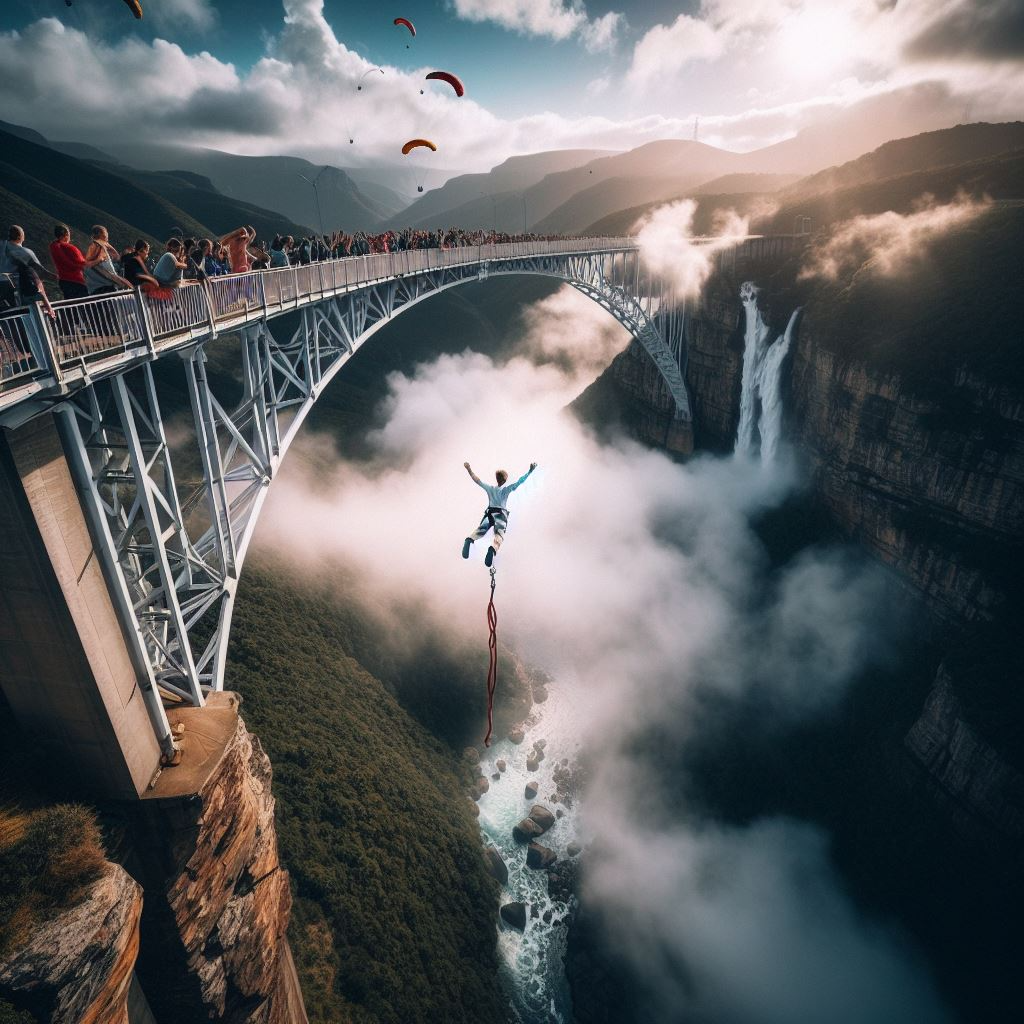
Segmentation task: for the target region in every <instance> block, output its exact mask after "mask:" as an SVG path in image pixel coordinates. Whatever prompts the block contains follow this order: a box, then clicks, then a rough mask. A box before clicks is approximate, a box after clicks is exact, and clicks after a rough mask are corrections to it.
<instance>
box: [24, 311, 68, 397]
mask: <svg viewBox="0 0 1024 1024" xmlns="http://www.w3.org/2000/svg"><path fill="white" fill-rule="evenodd" d="M39 306H40V303H38V302H33V303H32V304H31V305H30V306H29V310H30V312H29V319H28V326H29V332H28V334H29V338H28V343H29V347H30V348H31V350H32V355H33V356H34V357H35V360H36V365H38V366H45V367H46V368H47V369H48V370H49V371H50V376H52V377H53V382H54V384H56V385H57V387H58V388H60V390H61V391H64V390H65V384H64V373H63V371H62V370H61V368H60V357H59V356H58V354H57V344H56V342H55V341H54V338H53V335H52V333H51V332H50V325H49V324H48V323H47V322H46V321H47V320H48V319H49V318H48V317H45V316H43V311H42V310H41V309H40V308H39Z"/></svg>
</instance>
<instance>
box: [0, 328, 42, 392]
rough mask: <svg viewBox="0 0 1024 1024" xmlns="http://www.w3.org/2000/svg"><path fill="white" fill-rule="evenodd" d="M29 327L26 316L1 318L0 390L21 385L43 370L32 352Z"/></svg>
mask: <svg viewBox="0 0 1024 1024" xmlns="http://www.w3.org/2000/svg"><path fill="white" fill-rule="evenodd" d="M28 327H29V322H28V317H27V316H26V315H24V314H20V313H11V314H8V315H6V316H0V390H2V389H3V388H4V387H5V386H9V385H18V384H21V383H22V382H24V381H25V380H27V379H29V378H30V377H31V376H32V375H33V374H36V373H38V372H39V370H40V369H41V367H40V366H39V363H38V362H37V361H36V357H35V353H34V352H33V351H32V344H31V341H30V340H29V338H30V336H29V331H28Z"/></svg>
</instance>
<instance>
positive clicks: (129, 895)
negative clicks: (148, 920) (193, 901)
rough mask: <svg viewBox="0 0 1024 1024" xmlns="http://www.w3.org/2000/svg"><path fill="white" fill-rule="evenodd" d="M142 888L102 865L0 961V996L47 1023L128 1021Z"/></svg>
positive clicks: (121, 872) (124, 874)
mask: <svg viewBox="0 0 1024 1024" xmlns="http://www.w3.org/2000/svg"><path fill="white" fill-rule="evenodd" d="M141 914H142V889H141V887H140V886H139V885H138V884H137V883H136V882H135V881H134V880H133V879H132V878H131V876H130V875H129V874H128V873H127V872H126V871H125V870H124V869H123V868H121V867H119V866H118V865H116V864H108V865H107V867H106V870H105V871H104V872H103V874H102V875H101V877H100V878H99V879H98V880H97V881H96V882H94V883H93V884H92V885H91V886H90V887H89V890H88V892H87V893H86V895H85V898H84V899H82V900H81V901H80V902H78V903H77V904H76V905H75V906H73V907H71V908H70V909H68V910H66V911H65V912H64V913H61V914H57V915H56V916H53V917H50V918H48V919H47V920H45V921H43V922H42V923H41V924H39V925H38V926H36V927H35V928H34V929H33V931H32V935H31V938H30V939H29V941H28V942H27V944H25V945H24V946H22V947H21V948H19V949H16V950H14V951H12V952H11V953H10V954H9V955H8V957H7V958H5V959H3V960H0V995H3V996H5V997H7V998H10V999H11V1000H13V1001H15V1003H16V1005H18V1006H24V1007H26V1008H27V1009H29V1010H30V1011H31V1012H32V1013H33V1014H34V1016H35V1017H36V1018H37V1019H39V1020H41V1021H50V1022H52V1024H128V990H129V988H130V986H131V981H132V970H133V969H134V967H135V958H136V956H137V954H138V951H139V918H140V916H141Z"/></svg>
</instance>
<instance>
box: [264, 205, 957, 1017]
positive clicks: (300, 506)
mask: <svg viewBox="0 0 1024 1024" xmlns="http://www.w3.org/2000/svg"><path fill="white" fill-rule="evenodd" d="M683 215H684V216H685V211H684V213H683ZM698 276H699V275H698ZM627 342H628V336H627V335H626V334H625V333H624V331H623V329H622V328H621V327H619V326H618V325H617V324H615V323H614V322H613V321H612V320H611V318H610V317H608V316H607V314H605V313H604V312H603V311H602V310H601V309H600V308H599V307H597V306H596V305H594V304H593V303H591V301H590V300H589V299H586V298H585V297H584V296H582V295H579V294H578V293H576V292H575V291H573V290H572V289H570V288H568V287H565V288H563V289H562V290H561V291H559V292H558V293H557V294H556V295H555V296H553V297H552V298H550V299H547V300H544V301H543V302H541V303H538V304H536V305H535V306H533V307H531V308H530V309H529V310H528V311H527V313H526V314H525V316H524V318H523V322H522V339H521V344H520V345H519V346H518V347H517V348H516V349H515V351H514V352H513V353H512V354H511V355H510V356H509V357H508V358H506V359H504V360H502V361H500V362H499V361H496V360H495V359H493V358H492V357H490V356H488V355H484V354H482V353H479V352H474V351H472V350H467V351H465V352H462V353H460V354H457V355H445V356H441V357H439V358H437V359H435V360H433V361H431V362H428V363H424V364H422V365H419V366H417V367H416V368H415V371H414V372H412V373H411V374H401V373H396V374H393V375H392V376H391V377H389V379H388V396H387V398H386V400H385V402H384V403H383V405H382V407H381V410H380V422H381V426H380V427H379V429H377V430H376V431H375V432H373V433H372V435H371V436H370V438H369V440H370V444H371V448H372V451H373V457H372V458H371V459H369V460H368V461H367V460H364V461H360V462H353V461H347V460H346V459H344V458H342V457H340V456H338V455H337V453H336V451H334V450H333V441H331V439H329V438H326V437H324V436H315V435H314V436H306V437H305V438H304V439H302V441H301V442H300V444H301V446H303V447H305V449H306V454H307V455H312V456H315V457H313V458H302V457H299V458H295V457H294V456H293V457H292V458H291V459H290V460H289V461H288V462H287V463H286V465H285V469H284V472H283V473H282V474H281V476H280V478H279V479H278V480H277V481H276V482H275V485H274V487H273V488H272V489H271V491H270V494H269V498H268V501H267V504H266V506H265V509H264V513H263V519H262V521H261V525H260V529H259V531H258V534H257V539H256V542H257V545H258V547H260V548H262V549H263V550H264V552H266V553H267V554H269V555H272V556H273V557H275V558H278V559H282V560H284V561H286V562H287V563H288V564H290V565H292V566H295V567H299V568H304V569H305V570H306V571H308V572H310V573H313V572H316V573H320V572H323V570H324V566H325V565H331V564H335V565H341V566H344V567H346V569H348V570H352V571H353V572H354V574H355V577H356V578H357V579H358V580H359V581H360V583H359V584H358V587H357V591H356V592H355V593H354V594H350V595H349V597H350V598H352V599H358V600H363V601H366V602H367V603H368V604H372V605H373V606H375V607H377V608H379V609H383V613H384V615H385V616H386V615H387V614H388V609H391V610H392V611H393V610H395V609H398V608H400V607H401V606H402V604H403V603H404V602H408V601H409V600H410V599H415V600H417V601H420V602H422V603H423V604H424V605H425V606H426V607H427V608H428V609H429V611H430V615H431V619H432V622H433V623H435V624H436V628H437V629H439V630H440V631H442V632H443V633H445V634H446V635H447V636H448V637H449V638H450V639H451V642H452V643H464V642H466V641H475V642H477V643H479V646H480V656H481V661H480V667H481V680H480V682H481V686H483V682H484V672H485V666H486V636H485V633H484V627H483V613H484V607H485V605H486V600H487V594H488V589H489V580H488V574H487V571H486V569H485V568H484V567H483V565H482V557H483V553H484V549H485V547H486V543H487V542H486V541H484V542H481V543H479V544H477V545H476V546H475V548H474V550H473V552H472V557H471V559H470V560H469V561H464V560H463V559H462V558H461V557H460V549H461V547H462V541H463V538H464V537H465V536H466V535H467V533H468V532H470V530H472V528H473V527H475V525H476V524H477V522H479V519H480V514H481V512H482V510H483V508H484V506H485V505H486V498H485V496H484V494H483V493H482V492H481V491H480V490H479V489H478V488H477V487H475V486H474V485H473V483H472V482H471V481H470V480H469V478H468V477H467V475H466V473H465V470H464V469H463V462H465V461H469V462H470V463H471V464H472V466H473V468H474V470H475V471H476V472H477V474H478V475H479V476H481V477H482V478H485V479H486V478H493V474H494V471H495V470H496V469H498V468H503V469H506V470H507V471H508V472H509V473H510V474H511V476H512V477H513V478H514V477H516V476H518V475H519V474H521V473H523V472H525V470H526V468H527V467H528V465H529V464H530V463H531V462H537V463H539V469H538V471H537V472H536V473H535V474H534V475H533V476H532V477H531V478H530V479H529V481H527V483H526V484H525V485H524V486H523V487H521V488H520V489H519V490H518V491H517V492H516V493H515V494H513V495H512V498H511V500H510V503H509V504H510V509H511V514H510V521H509V531H508V534H507V537H506V541H505V544H504V545H503V546H502V549H501V553H500V555H499V556H498V559H497V562H496V565H497V570H498V571H497V580H498V591H497V600H498V607H499V615H500V631H501V636H502V638H503V640H504V642H505V643H507V644H510V645H511V646H512V647H513V648H514V649H515V650H516V652H517V653H518V654H519V655H520V656H521V657H522V658H524V659H525V660H526V661H528V662H530V663H532V664H534V665H537V666H539V667H540V668H542V669H544V670H545V671H547V672H548V673H550V675H551V676H552V677H553V678H554V683H553V684H552V685H557V684H558V679H559V678H560V677H562V678H569V677H571V678H573V679H574V680H576V681H577V682H578V684H579V685H581V686H582V687H583V689H584V691H585V693H586V699H585V700H583V701H581V702H580V706H579V707H578V708H577V709H575V710H576V714H575V715H574V717H573V721H572V723H571V728H572V729H574V730H575V731H576V732H577V733H578V736H579V740H580V744H581V747H582V748H583V749H584V750H585V751H586V752H587V756H588V759H589V760H590V761H591V763H592V782H591V785H590V786H589V789H588V792H587V793H586V794H585V796H584V798H583V802H582V808H583V810H582V814H583V822H584V826H585V828H586V830H587V838H588V851H587V855H586V856H587V874H586V881H585V886H586V888H585V890H584V898H585V899H587V900H588V901H589V902H593V903H594V904H595V905H596V906H597V907H598V909H599V910H600V911H601V915H602V918H603V919H606V920H607V921H608V922H609V925H610V927H612V928H613V931H612V932H611V933H610V934H612V935H614V936H615V944H616V948H618V949H619V950H620V951H621V955H622V957H623V958H624V959H627V960H629V961H630V962H631V964H632V967H633V969H634V971H635V972H636V973H637V975H638V976H639V977H640V978H642V979H643V981H644V983H645V984H646V985H647V986H648V987H649V988H650V991H651V993H652V999H653V1005H654V1006H656V1007H657V1013H658V1014H659V1016H658V1017H657V1021H665V1022H666V1024H667V1022H671V1021H678V1020H679V1019H680V1017H681V1016H682V1015H683V1014H684V1013H689V1012H697V1013H704V1014H710V1019H713V1020H724V1021H736V1022H738V1024H739V1022H750V1024H766V1022H767V1024H774V1022H779V1024H784V1022H786V1024H788V1022H792V1024H802V1022H806V1021H813V1020H830V1021H839V1022H843V1024H846V1022H849V1024H859V1022H863V1024H885V1022H887V1021H897V1020H901V1021H902V1020H910V1019H913V1020H919V1021H922V1022H927V1021H931V1020H941V1019H943V1013H942V1010H941V1007H940V1005H939V1002H938V1000H937V997H936V996H935V994H934V990H933V988H932V986H931V982H930V980H929V978H928V975H927V972H926V971H925V970H924V968H923V967H922V966H921V963H920V960H919V957H918V955H917V954H916V953H915V951H914V950H913V949H912V948H911V946H910V944H909V942H908V941H907V940H905V939H904V938H903V937H902V936H900V935H898V934H897V933H896V932H894V931H892V930H891V929H889V928H888V927H887V925H886V924H885V923H884V922H880V921H875V920H871V919H868V918H865V917H863V916H862V915H861V914H859V913H858V911H857V910H856V908H855V907H854V906H853V904H852V902H851V900H850V898H849V897H848V895H847V894H846V893H845V892H844V890H843V888H842V885H841V882H840V880H839V879H838V877H837V875H836V873H835V871H834V870H833V868H832V867H831V865H830V861H829V848H828V838H827V836H826V835H824V834H823V833H821V832H820V831H819V830H817V829H815V828H812V827H811V826H809V825H807V824H805V823H801V822H796V821H790V820H784V819H764V820H760V821H755V822H753V823H752V824H751V825H749V826H747V827H725V826H723V825H722V824H720V823H717V822H714V821H708V820H701V819H699V818H697V817H690V816H685V818H683V819H681V817H680V814H679V812H678V799H677V798H678V794H679V793H680V792H685V789H686V786H687V780H686V779H685V778H679V777H675V776H673V775H667V774H665V772H664V771H662V770H660V769H659V768H658V767H657V765H656V764H655V763H653V762H651V761H650V760H649V759H645V760H641V759H640V758H637V757H635V756H633V755H632V754H631V753H630V751H631V750H633V749H634V748H635V746H636V744H637V743H638V742H642V741H643V740H644V738H645V737H647V736H649V735H650V734H651V733H652V732H655V733H657V735H659V736H666V735H668V736H671V737H672V740H673V742H674V743H675V744H677V745H678V746H679V747H681V748H682V747H685V745H686V743H687V741H688V739H689V738H690V737H692V736H693V735H695V732H696V731H697V730H699V729H700V728H701V727H702V724H703V723H704V722H705V720H706V719H705V717H704V716H706V715H707V714H708V711H707V708H708V706H709V700H708V698H709V697H713V698H714V700H715V701H717V702H719V703H721V702H725V703H726V704H729V703H739V702H742V701H744V700H747V699H751V698H756V700H757V701H758V703H759V706H760V707H762V708H764V709H766V720H765V722H764V728H765V729H766V730H772V729H779V730H781V729H783V728H784V727H785V726H786V725H787V724H789V723H793V722H797V721H807V720H809V719H815V718H818V717H821V716H828V715H830V714H832V713H834V712H835V710H836V708H837V706H838V705H839V702H840V701H841V700H842V697H843V695H844V694H845V693H846V691H847V688H848V687H849V685H850V683H851V681H852V680H854V679H855V678H856V676H857V675H858V673H860V672H861V671H863V670H864V669H865V668H867V667H869V666H870V665H873V664H877V663H880V662H884V661H885V659H886V658H887V657H888V655H889V651H890V647H891V644H892V642H893V639H894V636H893V630H894V629H895V628H896V626H895V623H896V621H897V618H898V617H897V616H895V615H893V614H892V612H893V609H892V607H891V604H890V603H889V601H888V599H887V588H886V583H885V580H884V579H883V578H882V574H881V572H880V571H879V570H877V569H875V568H873V567H872V566H870V565H869V564H867V563H866V561H864V560H863V559H861V558H860V557H858V556H856V555H855V554H853V553H852V552H850V551H848V550H846V549H840V548H826V549H810V550H805V551H804V552H803V553H801V554H800V555H799V556H797V557H796V558H794V559H792V560H791V561H790V562H788V563H787V564H784V565H781V566H776V565H773V564H772V563H771V560H770V558H769V556H768V553H767V552H766V550H765V548H764V546H763V544H762V543H761V541H760V540H759V539H758V536H757V533H756V530H755V529H754V523H755V521H756V519H757V517H758V516H760V515H763V514H764V513H766V512H768V511H770V510H773V509H778V507H779V506H780V505H781V503H782V502H784V500H785V499H786V498H787V497H788V496H789V495H791V494H792V493H793V490H794V488H795V487H797V486H798V484H799V474H798V472H797V470H796V468H795V463H794V460H793V459H792V458H791V456H790V453H789V452H788V451H787V450H786V448H785V445H784V444H783V445H781V446H780V447H779V448H778V450H776V451H775V452H774V458H773V460H772V461H771V462H762V461H760V460H759V459H757V458H754V457H750V456H734V457H730V458H710V457H696V458H693V459H691V460H690V461H689V462H687V463H686V464H679V463H676V462H673V461H672V460H671V459H669V458H668V457H667V456H665V455H663V454H661V453H659V452H655V451H651V450H648V449H646V448H643V447H641V446H639V445H638V444H635V443H634V442H632V441H630V440H628V439H626V438H619V439H617V440H615V441H614V442H612V443H602V442H599V441H598V440H597V438H596V437H595V436H594V434H593V433H592V432H591V431H590V430H588V429H587V428H586V427H585V426H584V425H582V424H581V423H580V422H578V421H577V419H576V418H575V417H574V416H573V415H572V414H571V413H570V412H568V411H567V410H566V406H567V404H568V403H569V402H571V401H572V399H573V398H575V397H576V396H577V395H578V394H579V393H580V391H581V390H582V389H583V388H584V387H585V386H586V385H587V384H589V383H590V381H591V380H592V379H593V376H594V372H595V365H599V364H600V363H603V362H604V361H606V360H607V358H608V356H609V355H610V354H611V353H614V352H615V351H616V350H617V349H619V348H622V347H624V346H625V345H626V344H627ZM598 352H599V353H601V355H600V360H596V357H594V356H593V355H592V354H593V353H598ZM332 451H333V455H332ZM329 455H331V456H332V457H331V458H327V456H329ZM309 537H316V538H317V543H316V544H315V545H311V544H308V542H307V541H308V538H309ZM400 621H401V620H400V619H399V617H398V615H397V614H392V616H391V620H390V622H391V627H392V628H393V630H395V631H399V630H400V628H401V627H400ZM501 672H502V668H501V667H499V684H498V685H499V687H500V686H501ZM672 806H674V807H676V810H674V811H669V810H668V809H667V808H669V807H672ZM684 978H685V982H684V980H683V979H684ZM909 1010H912V1011H913V1012H909ZM656 1024H657V1022H656Z"/></svg>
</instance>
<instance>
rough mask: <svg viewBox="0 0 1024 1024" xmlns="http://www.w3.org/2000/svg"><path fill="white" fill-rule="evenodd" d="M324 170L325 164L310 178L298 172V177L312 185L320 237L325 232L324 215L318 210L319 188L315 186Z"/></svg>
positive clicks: (325, 168)
mask: <svg viewBox="0 0 1024 1024" xmlns="http://www.w3.org/2000/svg"><path fill="white" fill-rule="evenodd" d="M326 170H327V165H326V164H325V165H324V166H323V167H321V168H320V170H319V172H318V173H317V176H316V177H315V178H313V179H312V180H310V179H309V178H307V177H306V176H305V175H304V174H300V175H299V177H300V178H301V179H302V180H303V181H304V182H306V184H307V185H312V186H313V198H314V199H315V200H316V215H317V219H318V220H319V221H320V237H321V238H323V237H324V235H326V234H327V232H326V231H325V230H324V215H323V213H322V212H321V211H320V192H319V190H318V189H317V187H316V186H317V182H318V181H319V180H320V175H321V174H323V173H324V171H326Z"/></svg>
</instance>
